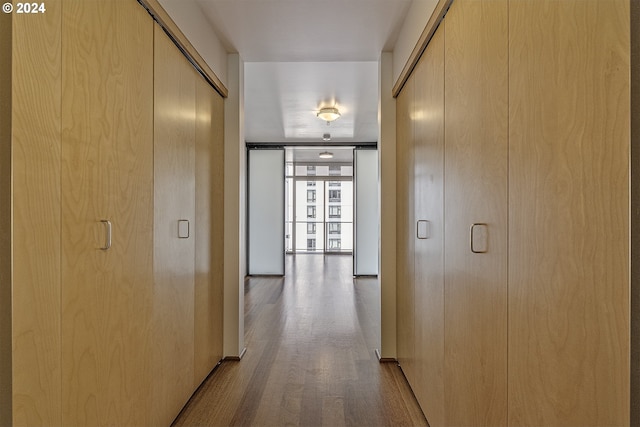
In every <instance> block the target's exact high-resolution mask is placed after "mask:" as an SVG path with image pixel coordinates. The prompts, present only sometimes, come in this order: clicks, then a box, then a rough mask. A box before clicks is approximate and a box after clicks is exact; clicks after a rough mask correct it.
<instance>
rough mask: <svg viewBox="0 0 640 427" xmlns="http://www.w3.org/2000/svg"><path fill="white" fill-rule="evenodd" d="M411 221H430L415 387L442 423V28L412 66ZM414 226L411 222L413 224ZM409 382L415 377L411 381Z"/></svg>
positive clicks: (418, 307) (419, 271) (423, 250)
mask: <svg viewBox="0 0 640 427" xmlns="http://www.w3.org/2000/svg"><path fill="white" fill-rule="evenodd" d="M412 78H413V79H414V81H415V110H414V116H415V134H416V135H415V147H414V175H413V180H414V194H415V196H414V200H415V201H414V204H415V205H414V209H415V221H418V220H424V221H428V222H429V227H428V235H427V237H428V238H426V239H417V238H416V234H415V233H414V236H413V238H414V241H415V252H414V257H415V273H414V275H415V302H414V306H415V360H416V381H415V385H414V387H413V391H414V393H415V394H416V397H417V398H418V401H419V402H420V406H421V407H422V409H423V411H424V413H425V415H426V417H427V419H428V420H429V425H431V426H432V427H435V426H440V425H443V424H444V382H443V381H444V376H443V369H444V330H445V324H444V237H445V236H444V181H443V180H444V28H443V27H440V28H439V29H438V30H437V31H436V33H435V34H434V36H433V38H432V39H431V42H430V43H429V46H427V49H426V51H425V52H424V54H423V55H422V58H421V59H420V62H419V63H418V65H417V66H416V68H415V69H414V72H413V75H412ZM414 230H415V226H414ZM412 384H413V382H412Z"/></svg>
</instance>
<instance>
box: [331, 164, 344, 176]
mask: <svg viewBox="0 0 640 427" xmlns="http://www.w3.org/2000/svg"><path fill="white" fill-rule="evenodd" d="M329 175H342V166H338V165H329Z"/></svg>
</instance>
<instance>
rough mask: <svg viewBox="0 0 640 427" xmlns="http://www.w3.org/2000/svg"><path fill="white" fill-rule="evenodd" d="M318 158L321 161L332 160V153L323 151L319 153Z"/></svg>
mask: <svg viewBox="0 0 640 427" xmlns="http://www.w3.org/2000/svg"><path fill="white" fill-rule="evenodd" d="M320 158H321V159H333V153H330V152H328V151H323V152H322V153H320Z"/></svg>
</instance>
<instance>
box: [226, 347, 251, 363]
mask: <svg viewBox="0 0 640 427" xmlns="http://www.w3.org/2000/svg"><path fill="white" fill-rule="evenodd" d="M246 352H247V347H245V348H243V349H242V351H241V352H240V356H225V357H224V359H222V360H223V361H224V362H227V361H229V362H239V361H241V360H242V358H243V357H244V355H245V353H246Z"/></svg>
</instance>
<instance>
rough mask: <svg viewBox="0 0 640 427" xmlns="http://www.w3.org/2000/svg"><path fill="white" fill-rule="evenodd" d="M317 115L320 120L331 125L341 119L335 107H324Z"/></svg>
mask: <svg viewBox="0 0 640 427" xmlns="http://www.w3.org/2000/svg"><path fill="white" fill-rule="evenodd" d="M316 115H317V116H318V118H320V119H322V120H324V121H325V122H327V123H329V122H332V121H334V120H335V119H337V118H339V117H340V111H338V109H337V108H335V107H324V108H321V109H320V111H318V114H316Z"/></svg>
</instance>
